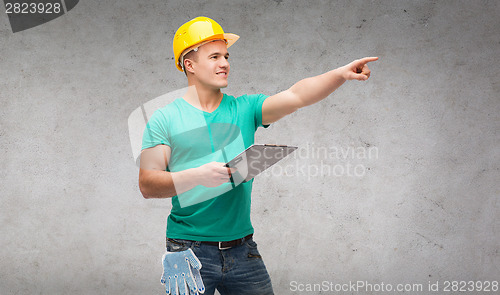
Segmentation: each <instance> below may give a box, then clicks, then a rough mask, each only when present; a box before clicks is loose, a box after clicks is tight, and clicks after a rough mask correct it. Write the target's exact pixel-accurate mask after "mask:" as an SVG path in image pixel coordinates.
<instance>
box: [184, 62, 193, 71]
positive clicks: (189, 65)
mask: <svg viewBox="0 0 500 295" xmlns="http://www.w3.org/2000/svg"><path fill="white" fill-rule="evenodd" d="M184 69H185V70H186V72H190V73H194V68H193V61H192V60H190V59H185V60H184Z"/></svg>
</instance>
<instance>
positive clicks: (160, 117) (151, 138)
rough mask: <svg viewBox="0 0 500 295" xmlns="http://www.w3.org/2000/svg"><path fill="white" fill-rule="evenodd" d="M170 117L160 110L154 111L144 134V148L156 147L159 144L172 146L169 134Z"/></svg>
mask: <svg viewBox="0 0 500 295" xmlns="http://www.w3.org/2000/svg"><path fill="white" fill-rule="evenodd" d="M167 128H168V119H167V118H166V116H165V114H163V113H162V112H161V111H160V110H157V111H155V112H154V113H153V115H152V116H151V118H150V119H149V121H148V123H147V124H146V128H144V133H143V135H142V149H143V150H144V149H147V148H151V147H155V146H157V145H159V144H164V145H168V146H170V140H169V138H170V136H169V134H168V130H167Z"/></svg>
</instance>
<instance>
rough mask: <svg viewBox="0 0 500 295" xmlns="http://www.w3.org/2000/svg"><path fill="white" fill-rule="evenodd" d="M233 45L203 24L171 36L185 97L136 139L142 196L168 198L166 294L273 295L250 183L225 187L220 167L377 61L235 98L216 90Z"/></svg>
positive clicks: (223, 81)
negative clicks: (256, 235) (256, 236)
mask: <svg viewBox="0 0 500 295" xmlns="http://www.w3.org/2000/svg"><path fill="white" fill-rule="evenodd" d="M238 38H239V37H238V36H237V35H234V34H226V33H224V31H223V30H222V28H221V27H220V25H219V24H217V23H216V22H215V21H213V20H211V19H209V18H206V17H198V18H195V19H193V20H191V21H189V22H187V23H185V24H184V25H182V26H181V27H180V28H179V29H178V31H177V32H176V34H175V37H174V44H173V47H174V57H175V62H176V66H177V69H179V70H180V71H184V73H185V75H186V77H187V81H188V86H189V87H188V91H187V92H186V94H185V95H184V96H183V97H182V98H178V99H177V100H175V101H174V102H172V103H171V104H169V105H167V106H165V107H164V108H162V109H160V110H158V111H156V112H155V113H154V114H153V116H152V117H151V119H150V120H149V122H148V124H147V128H146V130H145V132H144V135H143V147H142V149H143V150H142V153H141V169H140V172H139V186H140V189H141V192H142V194H143V196H144V197H145V198H172V210H171V212H170V215H169V217H168V219H167V253H166V254H165V256H164V258H163V264H164V276H163V282H165V283H166V285H167V293H169V292H173V293H175V292H177V291H178V292H180V293H181V294H182V293H188V290H187V289H190V292H191V293H193V294H197V293H198V292H199V293H203V292H205V294H214V292H215V290H216V289H217V290H218V291H219V293H221V294H222V295H225V294H238V295H242V294H252V295H260V294H273V289H272V285H271V280H270V278H269V275H268V273H267V270H266V268H265V265H264V263H263V261H262V257H261V256H260V254H259V252H258V250H257V244H256V243H255V242H254V241H253V238H252V234H253V227H252V225H251V222H250V194H251V189H252V181H249V182H245V183H240V184H237V185H235V184H234V183H231V181H230V174H231V173H233V172H235V171H234V170H231V169H229V168H226V167H224V164H225V163H226V162H228V161H229V160H230V159H232V158H233V157H234V156H235V155H237V154H238V153H239V152H241V151H243V150H244V149H245V148H247V147H248V146H250V145H251V144H253V143H254V133H255V131H256V130H257V128H258V127H265V128H266V127H267V126H269V124H271V123H273V122H276V121H277V120H279V119H281V118H283V117H284V116H286V115H288V114H291V113H293V112H295V111H296V110H298V109H299V108H302V107H305V106H308V105H311V104H313V103H316V102H318V101H320V100H322V99H324V98H325V97H327V96H328V95H329V94H331V93H332V92H333V91H335V90H336V89H337V88H338V87H339V86H341V85H342V84H343V83H344V82H345V81H346V80H361V81H363V80H366V79H368V77H369V76H370V70H369V69H368V67H367V66H366V64H367V63H368V62H371V61H375V60H377V59H378V58H376V57H370V58H363V59H360V60H356V61H354V62H352V63H350V64H348V65H346V66H343V67H340V68H338V69H335V70H332V71H329V72H327V73H324V74H322V75H319V76H315V77H312V78H307V79H304V80H301V81H299V82H297V83H296V84H295V85H293V86H292V87H291V88H290V89H288V90H285V91H283V92H280V93H278V94H276V95H273V96H269V97H268V96H265V95H243V96H241V97H238V98H235V97H233V96H229V95H226V94H223V93H222V92H221V89H222V88H225V87H226V86H227V85H228V75H229V71H230V65H229V62H228V58H229V53H228V50H227V49H228V47H229V46H231V45H232V44H234V42H236V40H237V39H238ZM180 253H182V254H180ZM186 261H187V262H186ZM184 264H186V265H187V266H186V265H184ZM180 265H182V267H184V270H183V271H179V270H178V269H179V267H180ZM200 268H201V270H200ZM198 270H199V272H200V273H201V279H202V280H201V279H200V278H199V277H198V276H199V274H198Z"/></svg>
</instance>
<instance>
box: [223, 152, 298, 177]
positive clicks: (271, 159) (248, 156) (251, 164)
mask: <svg viewBox="0 0 500 295" xmlns="http://www.w3.org/2000/svg"><path fill="white" fill-rule="evenodd" d="M296 149H297V147H296V146H288V145H275V144H253V145H251V146H250V147H248V148H247V149H246V150H244V151H243V152H241V153H240V154H239V155H237V156H236V157H234V158H233V159H232V160H231V161H229V162H227V163H226V165H225V166H226V167H230V168H236V172H234V173H232V175H231V182H233V183H236V184H238V183H241V182H247V181H249V180H251V179H252V178H254V177H255V176H257V175H258V174H260V173H261V172H263V171H264V170H266V169H267V168H269V167H271V166H272V165H274V164H276V163H277V162H278V161H280V160H281V159H283V158H285V157H286V156H288V155H289V154H291V153H292V152H294V151H295V150H296Z"/></svg>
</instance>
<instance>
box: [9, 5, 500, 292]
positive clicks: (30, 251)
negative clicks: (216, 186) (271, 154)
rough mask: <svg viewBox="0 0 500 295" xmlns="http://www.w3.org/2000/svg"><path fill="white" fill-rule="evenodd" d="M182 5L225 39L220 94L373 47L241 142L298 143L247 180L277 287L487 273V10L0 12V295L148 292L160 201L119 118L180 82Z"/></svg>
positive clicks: (476, 277)
mask: <svg viewBox="0 0 500 295" xmlns="http://www.w3.org/2000/svg"><path fill="white" fill-rule="evenodd" d="M198 15H205V16H209V17H211V18H213V19H215V20H217V21H218V22H219V23H220V24H221V25H222V26H223V27H224V29H225V30H226V31H228V32H232V33H236V34H239V35H240V36H241V39H240V40H239V41H238V42H237V43H236V44H235V45H234V46H233V47H232V48H230V53H231V59H230V61H231V71H232V72H231V75H230V86H229V87H228V88H227V89H226V92H227V93H230V94H234V95H239V94H243V93H265V94H274V93H276V92H278V91H280V90H284V89H286V88H288V87H289V86H291V85H292V84H293V83H294V82H296V81H298V80H300V79H301V78H304V77H307V76H312V75H316V74H320V73H322V72H325V71H327V70H329V69H333V68H336V67H338V66H342V65H344V64H346V63H348V62H350V61H352V60H353V59H356V58H360V57H363V56H379V57H380V60H379V61H378V62H376V63H373V64H372V65H371V69H372V77H371V78H370V80H369V81H367V82H348V83H346V84H345V85H344V86H342V87H341V88H340V89H339V90H338V91H336V92H335V93H334V94H333V95H331V96H330V97H328V98H327V99H325V100H324V101H322V102H320V103H318V104H316V105H313V106H310V107H308V108H306V109H302V110H299V111H298V112H297V113H295V114H292V115H290V116H289V117H286V118H284V119H283V120H281V121H279V122H277V123H275V124H273V125H272V126H271V127H270V128H269V129H268V130H259V131H258V133H257V140H256V141H257V142H259V143H284V144H293V145H298V146H299V147H300V150H299V151H298V152H297V153H296V155H295V156H294V157H291V158H289V159H287V160H285V161H284V162H282V163H281V166H280V167H288V168H287V169H286V170H279V169H275V170H273V171H271V172H272V173H268V174H267V176H259V177H258V178H257V179H256V180H255V182H254V193H253V208H252V210H253V211H252V220H253V224H254V227H255V230H256V234H255V239H256V241H257V242H258V243H259V247H260V249H261V253H262V254H263V256H264V259H265V262H266V265H267V268H268V270H269V272H270V275H271V277H272V280H273V284H274V288H275V290H276V293H277V294H299V293H304V292H298V291H297V292H294V290H295V289H300V288H306V287H307V286H308V285H307V284H323V282H327V283H330V282H331V283H334V284H349V283H350V282H353V283H356V282H358V281H364V282H366V283H370V284H374V285H375V284H377V286H378V287H380V286H381V284H393V287H394V288H396V285H397V284H422V287H423V290H424V291H422V292H416V293H415V294H418V293H420V294H426V293H429V292H428V285H429V281H430V282H431V283H432V284H434V283H436V282H439V284H440V285H439V287H440V288H442V287H443V286H444V284H446V283H445V281H454V280H465V281H471V280H472V281H492V280H499V278H500V276H499V275H500V269H499V265H500V254H499V249H500V248H499V245H500V222H499V214H500V208H499V196H500V186H499V184H498V183H499V179H500V171H499V168H500V149H499V147H498V146H499V141H500V140H499V139H500V135H499V128H500V83H499V77H500V70H499V67H498V65H497V63H498V61H499V56H500V21H499V19H498V15H500V6H499V2H498V1H374V2H371V1H341V2H337V1H318V2H316V1H245V2H243V1H241V2H239V1H210V2H198V1H190V2H188V1H159V0H157V1H129V0H127V1H80V3H79V4H78V5H77V6H76V7H75V8H74V9H73V10H72V11H70V12H69V13H67V14H66V15H64V16H62V17H59V18H57V19H55V20H53V21H51V22H49V23H46V24H44V25H41V26H38V27H35V28H33V29H29V30H26V31H22V32H18V33H15V34H14V33H12V31H11V29H10V26H9V22H8V19H7V17H6V15H5V14H2V17H0V48H1V51H0V52H1V55H0V68H1V79H0V83H1V84H0V85H1V87H0V103H1V108H0V118H1V119H0V151H1V153H0V163H1V170H0V178H1V182H0V192H1V198H0V224H1V227H0V235H1V239H0V293H1V294H163V292H164V289H163V287H162V286H161V285H160V282H159V280H160V275H161V270H162V268H161V264H160V259H161V255H162V254H163V251H164V230H165V218H166V217H167V215H168V213H169V208H170V201H169V200H145V199H143V198H142V196H141V194H140V192H139V189H138V184H137V182H138V181H137V175H138V169H137V167H136V166H135V163H134V161H133V157H132V149H131V146H130V141H129V131H128V125H127V119H128V116H129V115H130V113H131V112H132V111H133V110H134V109H136V108H137V107H139V106H140V105H141V104H143V103H145V102H147V101H149V100H151V99H153V98H155V97H158V96H160V95H162V94H164V93H167V92H170V91H174V90H176V89H179V88H182V87H185V86H186V81H185V78H184V75H183V74H182V73H180V72H178V71H177V70H176V69H175V67H174V64H173V61H172V50H171V40H172V38H173V34H174V32H175V30H176V29H177V27H178V26H180V25H181V24H182V23H183V22H185V21H187V20H189V19H191V18H194V17H196V16H198ZM322 167H323V168H322ZM348 169H351V170H348ZM284 171H286V172H287V174H286V175H280V174H283V173H281V172H284ZM348 171H350V173H349V172H348ZM322 286H323V287H324V285H322ZM337 286H339V285H337ZM377 286H375V287H374V288H378V287H377ZM323 291H328V292H323V293H336V292H334V290H333V292H329V291H330V290H323ZM441 291H442V290H441ZM317 293H319V291H313V292H310V294H317ZM339 293H341V292H339ZM345 293H346V294H369V293H371V292H369V291H367V290H365V289H359V290H357V291H352V289H351V291H348V292H345ZM374 293H376V292H374ZM380 293H381V292H378V293H377V294H380ZM396 293H400V292H396ZM407 293H408V292H407ZM469 293H470V294H472V293H474V292H469ZM490 293H491V292H490Z"/></svg>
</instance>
